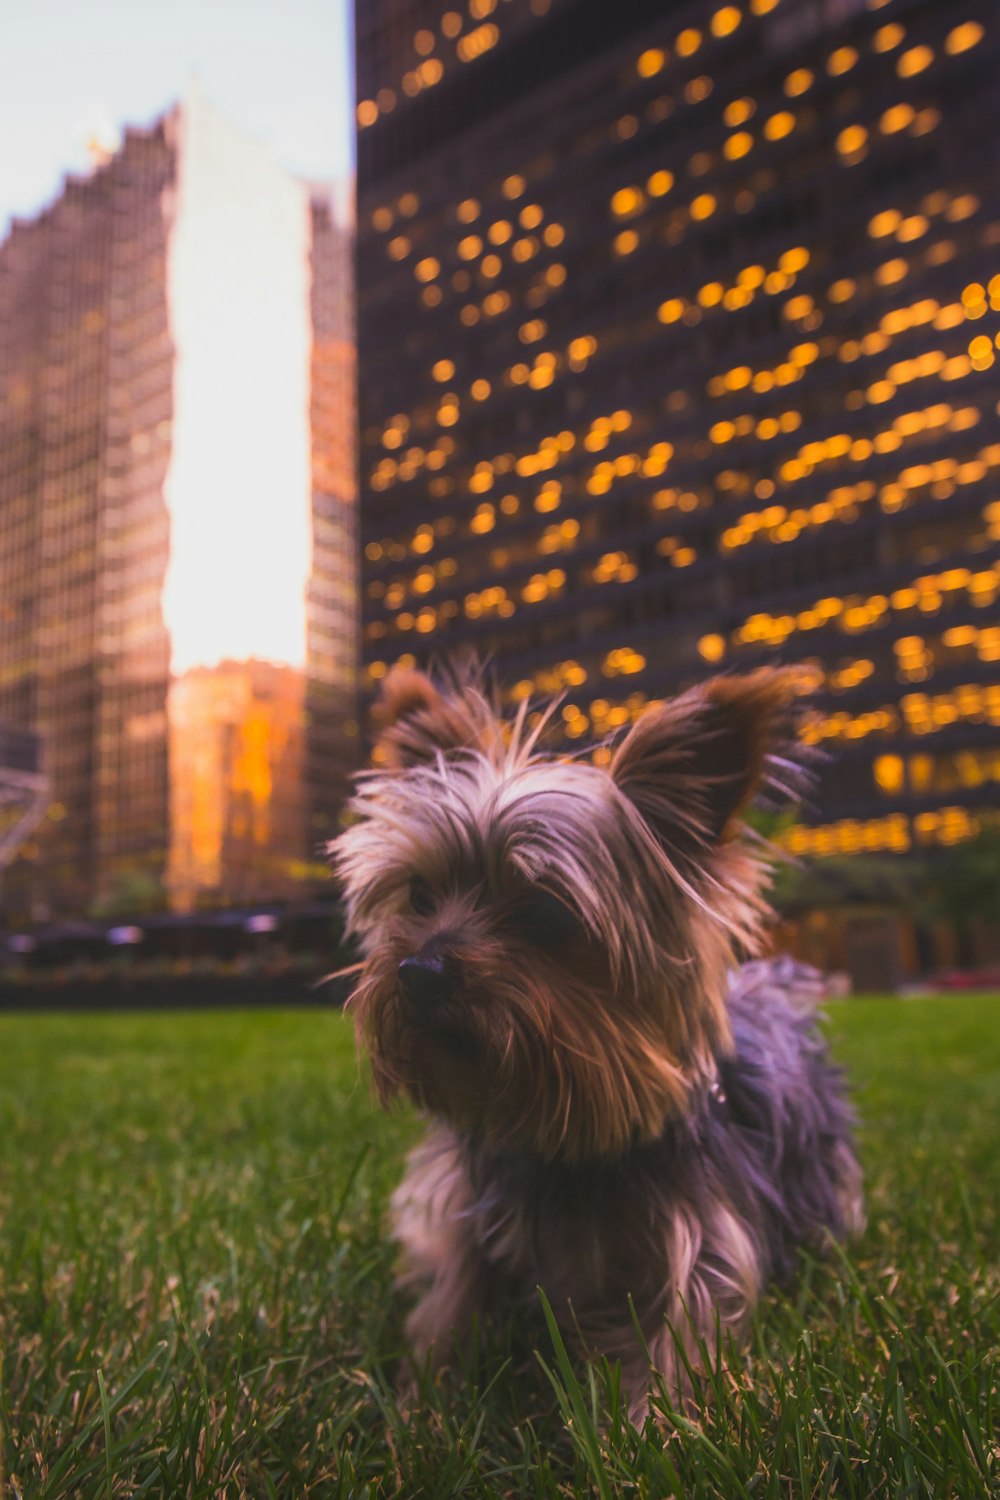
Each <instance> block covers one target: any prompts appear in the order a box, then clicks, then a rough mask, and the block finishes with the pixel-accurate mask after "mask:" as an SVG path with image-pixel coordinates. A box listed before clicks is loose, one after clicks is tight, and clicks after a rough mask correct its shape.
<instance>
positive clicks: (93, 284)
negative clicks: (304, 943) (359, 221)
mask: <svg viewBox="0 0 1000 1500" xmlns="http://www.w3.org/2000/svg"><path fill="white" fill-rule="evenodd" d="M349 267H350V231H349V229H348V228H346V227H345V226H344V225H342V224H338V222H337V219H336V216H335V213H334V211H333V208H332V205H331V204H330V202H329V200H328V199H327V198H326V197H325V196H324V195H322V194H321V193H319V192H318V191H316V190H314V189H312V188H311V187H310V186H309V185H308V184H306V183H302V182H300V181H299V180H298V179H296V178H294V177H293V176H292V175H290V174H289V173H287V172H284V171H283V170H282V169H280V168H279V167H278V166H277V165H276V164H275V162H274V160H273V157H272V156H271V154H270V153H269V152H267V151H266V150H265V149H264V148H263V147H261V146H260V145H259V144H257V143H255V142H253V141H250V140H247V139H246V138H245V137H244V136H243V135H242V134H241V133H240V132H239V131H238V130H236V129H235V128H234V127H233V126H232V125H231V124H229V122H228V121H226V120H225V119H223V118H222V117H221V116H220V115H219V114H218V112H217V111H215V110H213V109H212V108H211V106H209V105H208V104H207V103H206V102H205V100H204V99H203V98H202V97H201V96H200V95H199V94H198V92H197V91H192V92H190V93H189V96H188V98H187V99H186V101H185V102H184V104H183V105H180V106H177V107H176V108H174V109H172V110H170V111H168V112H167V113H166V114H165V115H164V116H163V117H162V118H161V119H160V120H159V121H157V122H155V124H154V125H152V126H150V127H147V128H144V129H143V128H138V129H129V130H128V131H126V134H125V137H124V140H123V142H122V145H121V146H120V148H119V149H118V151H117V152H115V153H114V154H113V155H111V156H110V157H109V158H108V159H107V160H106V161H104V162H103V163H101V164H99V165H98V166H96V167H95V170H94V171H93V172H92V173H91V174H90V175H88V176H87V177H81V178H78V179H76V180H72V181H70V182H69V183H68V184H67V186H66V188H65V190H64V192H63V193H62V194H61V195H60V196H59V198H58V199H57V200H56V201H55V203H53V204H51V205H50V206H49V207H48V208H47V209H45V210H44V211H43V212H42V213H41V214H39V215H38V216H37V217H36V218H35V219H33V220H27V221H18V222H17V223H15V225H14V227H13V228H12V230H11V233H10V234H9V235H8V237H7V238H6V240H5V241H4V242H3V243H2V245H0V452H2V455H3V462H2V463H0V599H2V604H0V718H2V719H3V720H4V721H5V722H6V723H8V724H10V725H12V726H14V727H15V728H20V729H23V730H30V731H33V732H35V733H37V734H38V735H39V736H40V738H41V745H42V763H43V766H44V768H45V771H46V773H47V776H48V780H49V784H50V787H51V801H50V804H49V807H48V809H47V811H46V816H45V818H44V819H43V821H42V822H41V824H40V825H39V826H38V828H37V829H36V831H35V833H34V835H33V836H32V838H31V839H30V840H29V842H28V843H27V844H26V845H25V847H24V849H23V851H22V857H21V858H20V859H19V860H18V861H17V862H16V863H15V864H14V865H13V866H12V867H11V868H10V869H9V870H8V872H7V874H6V876H5V883H4V900H5V904H6V906H7V908H8V909H9V910H15V911H19V912H22V913H24V914H27V915H29V916H34V917H35V918H36V919H38V918H39V917H42V918H44V917H45V916H47V915H49V914H68V913H73V912H81V911H85V910H88V909H91V908H98V907H105V908H107V907H114V905H115V904H116V903H117V904H119V905H120V904H121V903H122V902H124V903H125V904H129V903H131V904H133V905H135V904H138V905H140V906H143V907H146V908H148V907H149V906H150V905H152V906H156V905H165V904H170V905H171V906H172V907H173V908H174V909H175V910H189V909H191V908H193V907H196V906H199V905H204V904H206V903H208V904H218V903H225V902H227V901H228V902H232V901H241V900H261V899H275V898H279V897H280V898H288V897H290V896H294V895H295V894H296V893H301V892H303V891H305V890H307V889H309V888H310V887H315V885H316V884H317V883H318V881H319V880H320V879H322V878H323V877H322V871H321V870H320V868H319V866H318V860H317V851H318V850H319V848H320V846H321V845H322V843H323V841H324V839H326V838H328V837H329V836H330V834H331V833H332V831H333V828H334V827H335V821H336V816H337V813H338V811H339V806H340V802H341V799H342V797H343V793H344V790H345V778H346V773H347V771H348V770H349V769H350V768H351V766H352V764H353V761H354V759H355V755H356V743H357V728H356V724H355V709H354V693H355V622H354V617H355V611H356V595H355V580H354V571H355V563H354V548H355V543H354V534H355V522H354V512H355V489H354V470H353V429H354V393H353V380H354V376H353V370H354V344H353V330H352V326H351V305H352V295H351V283H350V270H349Z"/></svg>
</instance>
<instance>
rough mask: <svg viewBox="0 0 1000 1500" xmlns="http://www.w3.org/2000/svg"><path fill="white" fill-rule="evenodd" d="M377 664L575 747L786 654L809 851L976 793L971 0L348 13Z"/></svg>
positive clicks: (993, 395) (991, 537)
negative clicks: (474, 686) (457, 680)
mask: <svg viewBox="0 0 1000 1500" xmlns="http://www.w3.org/2000/svg"><path fill="white" fill-rule="evenodd" d="M356 13H357V46H358V70H357V76H358V104H357V113H358V189H359V191H358V240H357V297H358V322H359V347H360V350H361V362H360V369H361V378H360V408H361V483H362V490H363V505H362V511H361V514H362V531H363V544H364V559H365V561H364V564H363V579H364V588H363V594H364V605H363V611H364V632H363V633H364V661H365V668H366V673H367V679H368V681H369V683H370V684H374V683H376V682H377V681H378V679H379V678H380V677H382V676H383V675H384V673H385V672H386V670H387V669H388V667H389V666H391V665H392V663H393V662H396V661H399V660H401V659H402V660H407V661H408V660H410V659H416V660H422V659H424V658H426V657H427V656H428V655H430V654H432V653H434V652H450V651H453V650H460V649H463V648H469V647H472V648H475V649H476V650H477V651H478V652H480V653H482V654H486V655H490V656H492V657H493V658H494V660H495V661H496V663H497V664H498V667H499V671H500V675H501V679H502V682H503V684H504V687H505V690H506V691H507V692H508V693H509V695H510V697H511V699H512V700H518V699H521V698H523V697H526V696H532V695H534V694H536V693H543V692H547V691H550V690H557V691H560V692H563V693H564V694H565V700H564V704H563V706H562V709H561V713H562V720H563V724H564V728H565V734H566V736H567V739H568V740H569V741H570V742H574V741H576V742H578V743H586V742H587V740H589V739H590V738H594V737H599V736H600V735H602V734H604V733H605V732H606V731H607V730H609V729H612V728H614V727H616V726H619V725H623V724H625V723H627V722H628V721H629V720H630V719H631V718H632V717H633V716H634V715H635V714H636V713H637V712H638V711H639V710H640V709H641V708H642V707H643V706H644V705H645V704H646V703H647V702H649V701H650V700H653V699H656V698H659V697H662V696H665V695H667V694H670V693H672V692H674V691H676V690H677V689H679V688H681V687H683V686H685V685H686V684H688V683H691V682H692V681H695V680H697V679H698V678H700V677H702V676H704V675H705V674H706V673H707V672H709V671H712V670H726V669H741V670H742V669H747V668H751V667H754V666H756V665H758V664H761V663H765V662H783V663H799V664H801V666H802V680H803V685H804V686H808V688H809V689H810V690H811V692H812V693H813V695H814V701H815V703H816V705H817V711H816V717H815V721H814V723H813V724H812V727H811V730H810V733H811V734H812V737H813V738H814V739H815V740H817V741H819V742H821V743H822V744H824V745H828V746H832V747H834V749H835V755H834V757H833V758H832V760H831V762H830V764H829V769H828V770H827V772H826V773H825V775H824V778H823V782H822V786H821V789H820V792H819V795H818V799H817V804H816V809H815V813H814V816H813V821H812V824H811V825H810V826H803V827H800V828H798V829H796V830H795V831H794V833H793V835H792V842H793V845H794V847H795V848H797V849H799V850H802V851H804V852H812V851H815V852H820V853H827V852H834V851H845V852H853V851H856V850H880V849H890V850H902V849H906V848H909V847H910V846H911V845H913V844H922V843H934V842H951V841H953V840H956V839H960V838H962V837H964V836H966V835H967V834H969V833H970V832H972V831H974V829H975V828H976V826H977V822H978V819H979V818H980V817H981V815H982V812H983V810H984V809H988V808H991V807H995V806H996V805H997V803H998V801H1000V611H998V606H997V599H998V593H1000V501H998V499H997V493H998V491H997V476H998V474H1000V419H998V410H997V396H998V381H997V369H998V366H997V363H996V361H997V359H998V347H997V346H998V342H1000V316H998V314H1000V191H998V186H997V183H998V178H997V165H998V163H997V147H996V142H997V138H998V126H1000V93H998V90H997V85H996V79H997V75H998V64H1000V58H998V41H997V28H998V21H997V12H996V8H995V6H994V5H992V4H990V3H985V0H963V3H961V4H957V3H955V0H868V3H862V0H741V3H739V4H704V3H697V4H694V3H687V4H683V3H679V4H675V5H664V4H663V3H662V0H617V3H615V4H610V3H608V0H551V3H547V0H530V3H529V0H469V4H468V6H467V8H465V9H461V10H460V9H458V8H457V7H456V8H451V7H450V6H448V5H444V4H434V3H429V0H423V3H420V0H409V3H404V0H364V3H360V0H359V4H358V5H357V7H356Z"/></svg>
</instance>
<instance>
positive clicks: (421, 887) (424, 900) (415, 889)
mask: <svg viewBox="0 0 1000 1500" xmlns="http://www.w3.org/2000/svg"><path fill="white" fill-rule="evenodd" d="M410 906H411V908H412V910H413V911H414V912H415V913H416V915H417V916H418V917H428V916H430V914H431V912H432V911H433V910H434V892H433V891H432V890H431V888H430V886H429V885H428V883H427V881H426V880H425V879H424V878H423V876H422V875H414V877H413V879H412V880H411V881H410Z"/></svg>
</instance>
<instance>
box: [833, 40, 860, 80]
mask: <svg viewBox="0 0 1000 1500" xmlns="http://www.w3.org/2000/svg"><path fill="white" fill-rule="evenodd" d="M857 60H858V54H857V53H856V52H855V50H854V48H853V47H838V48H837V50H836V52H831V53H830V56H829V57H828V58H827V60H826V71H827V72H828V73H829V74H830V77H831V78H839V77H840V75H841V74H842V73H848V72H850V70H851V68H853V67H854V64H855V63H856V62H857Z"/></svg>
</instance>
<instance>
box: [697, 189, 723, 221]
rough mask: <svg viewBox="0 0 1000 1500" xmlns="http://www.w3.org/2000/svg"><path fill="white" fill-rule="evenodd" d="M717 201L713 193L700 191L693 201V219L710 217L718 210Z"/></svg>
mask: <svg viewBox="0 0 1000 1500" xmlns="http://www.w3.org/2000/svg"><path fill="white" fill-rule="evenodd" d="M716 206H717V205H716V201H715V199H714V198H713V197H712V194H711V193H700V194H699V195H698V197H697V198H695V199H694V200H693V202H692V203H691V217H692V219H699V220H700V219H710V218H711V217H712V215H713V214H714V213H715V210H716Z"/></svg>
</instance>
